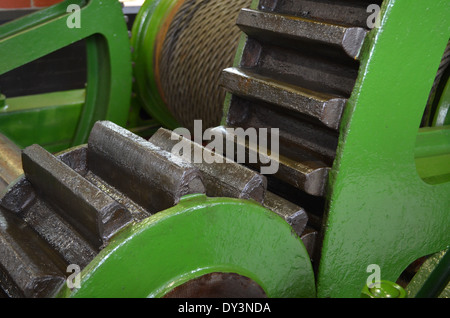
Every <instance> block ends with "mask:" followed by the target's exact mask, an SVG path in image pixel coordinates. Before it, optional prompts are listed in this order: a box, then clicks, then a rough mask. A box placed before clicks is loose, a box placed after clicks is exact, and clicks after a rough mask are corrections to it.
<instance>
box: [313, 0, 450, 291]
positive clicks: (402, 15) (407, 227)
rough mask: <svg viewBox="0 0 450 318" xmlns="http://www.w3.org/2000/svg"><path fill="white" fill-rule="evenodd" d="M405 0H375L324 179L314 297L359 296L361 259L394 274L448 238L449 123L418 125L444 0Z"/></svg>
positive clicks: (438, 49)
mask: <svg viewBox="0 0 450 318" xmlns="http://www.w3.org/2000/svg"><path fill="white" fill-rule="evenodd" d="M410 2H411V1H407V0H406V1H405V0H387V1H385V2H384V4H383V7H382V23H381V27H380V28H379V29H375V30H373V31H372V32H371V33H370V35H369V37H368V39H367V41H366V43H365V47H364V49H363V50H362V52H361V56H360V60H361V69H360V75H359V79H358V81H357V85H356V88H355V90H354V92H353V95H352V97H351V99H350V101H349V103H348V105H347V109H346V113H345V115H344V120H343V123H342V126H341V139H340V143H339V149H338V156H337V160H336V162H335V165H334V168H333V171H332V173H331V177H330V182H329V189H330V192H329V198H328V212H327V218H326V223H325V229H324V237H323V245H322V256H321V260H320V266H319V271H318V275H317V292H318V296H319V297H358V296H359V293H360V291H361V290H362V288H363V286H364V285H365V284H366V280H367V278H368V276H369V275H370V273H368V272H367V268H368V266H369V265H372V264H376V265H378V266H380V269H381V278H382V279H383V280H388V281H396V280H397V279H398V278H399V276H400V274H401V273H402V272H403V271H404V270H405V269H406V268H407V267H408V265H410V264H411V263H412V262H413V261H415V260H417V259H419V258H421V257H423V256H427V255H431V254H434V253H437V252H440V251H443V250H446V249H447V248H448V247H449V245H450V232H449V225H450V213H449V212H450V174H449V172H450V171H449V170H450V161H449V158H450V157H449V154H450V151H449V145H450V138H449V137H450V135H449V133H448V131H449V127H448V126H447V127H445V126H441V127H435V128H428V129H424V130H420V131H419V127H420V123H421V119H422V117H423V113H424V110H425V105H426V104H427V100H428V97H429V95H430V91H431V87H432V86H433V82H434V80H435V77H436V73H437V70H438V68H439V64H440V62H441V59H442V55H443V52H444V50H445V47H446V45H447V43H448V40H449V35H450V20H449V19H448V17H449V16H450V1H448V0H436V1H427V0H417V1H414V5H411V3H410ZM441 98H442V100H441V104H443V105H448V103H449V100H448V94H447V95H445V94H444V95H443V96H442V97H441ZM447 118H448V117H447ZM424 139H428V142H426V143H425V144H424V142H423V140H424ZM417 157H419V158H417ZM416 158H417V159H416ZM416 162H417V163H416ZM426 167H433V169H434V172H429V171H428V172H427V171H426V170H427V169H426Z"/></svg>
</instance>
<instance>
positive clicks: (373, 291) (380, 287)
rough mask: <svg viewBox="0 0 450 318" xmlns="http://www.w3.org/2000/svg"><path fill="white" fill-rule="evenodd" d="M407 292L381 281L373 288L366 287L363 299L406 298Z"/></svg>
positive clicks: (390, 283)
mask: <svg viewBox="0 0 450 318" xmlns="http://www.w3.org/2000/svg"><path fill="white" fill-rule="evenodd" d="M406 296H407V294H406V291H405V290H404V289H403V288H402V287H401V286H400V285H397V284H395V283H393V282H389V281H381V282H379V283H378V284H374V285H373V286H368V285H365V286H364V288H363V291H362V293H361V298H406Z"/></svg>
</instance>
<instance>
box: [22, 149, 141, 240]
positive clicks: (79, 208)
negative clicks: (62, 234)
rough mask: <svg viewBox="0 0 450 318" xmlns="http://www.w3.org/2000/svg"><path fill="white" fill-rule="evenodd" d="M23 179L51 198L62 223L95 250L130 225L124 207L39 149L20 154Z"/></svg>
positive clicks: (128, 214) (127, 212)
mask: <svg viewBox="0 0 450 318" xmlns="http://www.w3.org/2000/svg"><path fill="white" fill-rule="evenodd" d="M22 158H23V167H24V171H25V175H26V178H27V180H28V181H29V182H31V184H33V186H34V188H35V189H36V191H37V192H38V193H39V195H40V196H42V197H46V198H51V200H52V201H54V204H56V205H57V206H58V207H60V209H58V212H59V213H61V214H62V216H63V218H64V219H65V220H68V221H69V222H70V223H71V225H72V226H73V227H74V228H75V229H76V230H77V231H78V232H80V233H82V234H83V235H84V236H85V237H86V238H87V239H88V240H89V242H90V244H92V246H94V247H96V248H100V247H101V245H102V244H104V243H106V242H108V240H109V239H110V238H111V236H112V235H114V234H115V232H117V231H119V230H120V229H121V228H122V227H124V226H126V225H127V224H128V223H130V222H131V220H132V217H131V214H130V212H129V211H128V210H126V209H125V207H124V206H122V205H121V204H118V203H117V202H116V201H114V200H113V199H112V198H111V197H109V196H108V195H106V194H104V193H103V192H102V191H101V190H100V189H98V188H97V187H95V186H94V185H92V184H91V183H90V182H89V181H87V180H86V179H85V178H83V177H82V176H80V175H79V174H78V173H77V172H75V171H74V170H73V169H72V168H70V167H69V166H67V165H65V164H64V163H63V162H61V161H60V160H58V159H57V158H56V157H54V156H53V155H51V154H50V153H48V152H47V151H45V150H44V149H43V148H42V147H40V146H37V145H35V146H31V147H28V148H27V149H25V150H24V151H23V156H22Z"/></svg>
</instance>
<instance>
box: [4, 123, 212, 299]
mask: <svg viewBox="0 0 450 318" xmlns="http://www.w3.org/2000/svg"><path fill="white" fill-rule="evenodd" d="M123 154H126V155H125V156H123ZM170 157H171V155H170V154H169V153H167V152H165V151H163V150H161V149H159V148H158V147H156V146H154V145H153V144H151V143H149V142H147V141H146V140H145V139H142V138H140V137H138V136H137V135H134V134H132V133H130V132H128V131H125V130H124V129H122V128H120V127H119V126H117V125H115V124H112V123H109V122H108V123H107V122H99V123H97V124H96V126H95V127H94V129H93V131H92V133H91V138H90V140H89V144H88V145H86V146H81V147H78V148H75V149H70V150H68V151H66V152H63V153H61V154H59V155H58V156H57V157H55V156H53V155H52V154H50V153H48V152H47V151H45V150H44V149H43V148H42V147H40V146H38V145H34V146H31V147H28V148H26V149H25V150H24V151H23V154H22V158H23V160H22V162H23V169H24V172H25V175H24V177H22V178H20V179H18V180H17V181H16V182H15V183H13V184H10V186H9V188H8V190H7V192H6V194H5V195H4V196H3V197H2V198H1V200H0V209H1V215H0V231H1V233H0V249H1V251H2V253H1V255H2V257H0V269H1V275H0V276H1V279H0V287H1V289H2V290H3V291H4V293H5V294H6V295H7V296H9V297H50V296H53V294H54V292H55V291H56V290H58V289H59V288H61V284H62V283H63V282H64V281H65V277H66V275H68V274H67V273H66V268H67V266H68V265H69V264H76V265H78V266H80V268H85V267H86V266H87V265H88V264H89V263H90V262H91V261H92V260H93V259H94V258H95V257H96V256H97V254H98V253H99V252H100V251H101V250H102V249H103V248H105V246H107V245H108V244H109V243H110V240H111V239H112V237H113V236H115V235H116V233H118V232H120V231H122V230H123V229H124V228H126V227H128V226H130V225H131V224H132V223H134V222H140V221H142V220H143V219H145V218H148V217H149V216H150V215H152V214H153V213H156V212H160V211H162V210H164V209H167V208H170V207H173V206H174V205H175V204H177V202H178V200H179V199H180V197H181V196H183V195H186V194H191V193H203V192H204V191H205V189H204V186H203V183H202V180H201V175H200V173H199V172H198V170H197V169H195V168H194V167H193V166H191V165H189V164H188V163H185V162H182V161H181V160H179V159H176V158H170ZM149 158H150V160H149ZM105 168H106V170H105ZM139 168H140V169H139ZM119 173H123V175H122V176H120V175H119ZM105 180H108V182H107V181H105ZM126 180H128V183H127V181H126ZM130 182H134V183H130ZM130 187H131V189H130ZM133 187H139V188H141V189H142V191H141V192H134V191H133V193H134V194H135V195H134V196H132V197H131V198H130V197H128V196H127V193H129V191H132V190H133ZM122 191H123V192H122ZM157 209H161V210H157Z"/></svg>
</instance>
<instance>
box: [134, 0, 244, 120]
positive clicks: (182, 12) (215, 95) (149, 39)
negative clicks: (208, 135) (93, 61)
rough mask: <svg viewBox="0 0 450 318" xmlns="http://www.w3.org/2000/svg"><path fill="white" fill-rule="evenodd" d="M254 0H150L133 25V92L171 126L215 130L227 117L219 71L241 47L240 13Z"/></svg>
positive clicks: (231, 60)
mask: <svg viewBox="0 0 450 318" xmlns="http://www.w3.org/2000/svg"><path fill="white" fill-rule="evenodd" d="M250 4H251V0H232V1H223V0H170V1H167V0H148V1H146V2H145V3H144V5H143V6H142V8H141V10H140V12H139V14H138V16H137V18H136V22H135V25H134V27H133V37H132V46H133V48H134V50H133V59H134V65H135V69H134V75H135V79H136V81H135V87H134V88H135V93H136V94H137V97H138V99H139V100H140V102H141V103H142V104H143V106H144V108H145V109H146V111H147V112H148V113H149V114H150V115H151V116H153V117H154V118H155V119H157V120H158V121H159V122H160V123H161V124H162V125H164V126H166V127H167V128H171V129H174V128H177V127H181V126H182V127H186V128H188V129H192V128H193V124H194V120H197V119H199V120H200V119H201V120H203V127H204V128H208V127H215V126H218V125H219V124H220V121H221V119H222V116H223V102H224V98H225V91H224V90H223V89H221V88H220V87H219V85H218V82H219V79H220V75H221V72H222V70H223V69H224V68H226V67H229V66H231V65H232V64H233V61H234V57H235V54H236V49H237V46H238V44H239V38H240V30H239V28H238V27H237V26H236V18H237V15H238V13H239V11H240V9H242V8H243V7H249V6H250Z"/></svg>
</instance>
